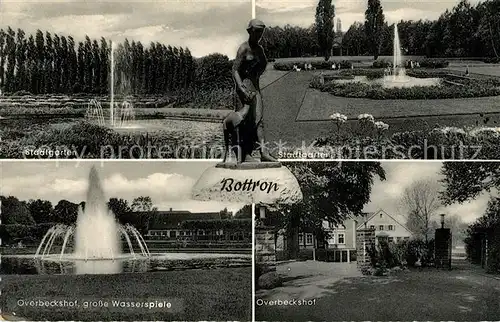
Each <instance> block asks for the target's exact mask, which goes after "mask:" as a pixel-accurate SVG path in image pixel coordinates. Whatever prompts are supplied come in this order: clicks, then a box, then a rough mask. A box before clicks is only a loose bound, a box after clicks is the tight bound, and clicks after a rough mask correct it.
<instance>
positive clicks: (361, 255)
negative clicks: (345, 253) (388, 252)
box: [356, 228, 375, 272]
mask: <svg viewBox="0 0 500 322" xmlns="http://www.w3.org/2000/svg"><path fill="white" fill-rule="evenodd" d="M372 245H373V246H374V245H375V229H374V228H362V229H358V230H357V231H356V261H357V266H358V269H359V270H360V271H362V272H363V271H365V270H366V269H368V268H370V266H371V263H370V255H369V253H368V249H370V248H371V247H372Z"/></svg>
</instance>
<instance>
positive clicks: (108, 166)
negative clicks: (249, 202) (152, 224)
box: [0, 160, 243, 212]
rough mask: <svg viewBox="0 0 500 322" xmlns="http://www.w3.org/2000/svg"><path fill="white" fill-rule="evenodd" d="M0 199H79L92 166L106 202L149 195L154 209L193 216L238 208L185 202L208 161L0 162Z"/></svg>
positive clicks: (81, 199)
mask: <svg viewBox="0 0 500 322" xmlns="http://www.w3.org/2000/svg"><path fill="white" fill-rule="evenodd" d="M0 164H2V169H1V171H2V177H3V178H2V185H1V186H0V195H4V196H8V195H13V196H15V197H17V198H19V199H20V200H29V199H38V198H40V199H45V200H50V201H51V202H52V203H53V204H54V205H55V204H56V203H57V202H58V201H59V200H61V199H66V200H69V201H72V202H75V203H77V202H81V201H83V200H85V196H86V189H87V185H88V180H87V179H88V175H89V171H90V168H91V167H92V165H95V166H96V167H97V170H98V172H99V174H100V177H101V181H102V182H103V188H104V192H105V194H106V197H107V198H112V197H116V198H123V199H126V200H128V201H129V203H130V202H131V201H132V199H134V198H135V197H139V196H150V197H151V199H152V200H153V203H154V205H155V206H156V207H158V209H159V210H169V209H170V208H173V209H175V210H190V211H193V212H204V211H219V210H222V209H224V208H225V207H227V208H228V210H230V211H233V212H235V211H237V210H239V209H240V208H241V207H243V204H227V203H220V202H215V201H211V202H203V201H195V200H192V199H191V189H192V187H193V185H194V184H195V183H196V181H197V180H198V178H199V177H200V176H201V174H202V173H203V171H204V170H205V169H207V168H208V167H213V166H214V165H215V163H214V162H208V161H196V162H187V161H186V160H183V161H181V162H165V161H161V162H156V161H146V162H124V161H119V162H116V161H115V162H113V161H111V162H94V161H92V162H88V161H81V162H77V161H75V162H54V161H49V162H42V161H34V162H32V161H28V162H27V161H24V162H19V161H16V162H1V163H0Z"/></svg>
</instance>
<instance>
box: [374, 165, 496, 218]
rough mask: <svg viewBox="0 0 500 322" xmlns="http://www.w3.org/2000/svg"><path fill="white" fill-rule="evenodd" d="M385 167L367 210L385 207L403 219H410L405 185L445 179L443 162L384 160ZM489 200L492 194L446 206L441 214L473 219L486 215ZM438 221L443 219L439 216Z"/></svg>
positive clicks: (439, 211)
mask: <svg viewBox="0 0 500 322" xmlns="http://www.w3.org/2000/svg"><path fill="white" fill-rule="evenodd" d="M382 166H383V168H384V169H385V171H386V180H385V181H380V180H378V179H377V180H376V182H375V184H374V186H373V188H372V195H371V202H370V203H369V204H368V205H366V207H365V211H367V212H373V211H377V210H378V209H383V210H385V211H386V212H387V213H389V214H392V215H396V216H398V217H399V219H400V220H401V221H402V222H404V221H406V220H405V218H406V217H405V215H406V212H405V210H404V207H403V206H402V205H401V201H400V200H401V196H402V193H403V191H404V190H405V188H407V187H409V186H410V185H411V184H412V182H415V181H418V180H421V179H424V180H425V179H430V180H433V181H435V182H436V183H437V182H438V181H439V180H440V179H442V175H441V174H440V169H441V166H442V163H441V162H429V161H426V162H415V161H414V162H382ZM489 199H490V194H488V193H483V194H482V195H480V196H479V197H478V198H476V199H475V200H473V201H471V202H466V203H463V204H453V205H451V206H448V207H442V208H441V209H439V210H438V211H437V213H438V214H440V213H445V214H448V215H456V216H460V217H461V218H462V219H463V221H465V222H472V221H474V220H475V219H476V218H478V217H480V216H482V215H483V213H484V211H485V210H486V206H487V204H488V200H489ZM436 220H438V221H439V218H436Z"/></svg>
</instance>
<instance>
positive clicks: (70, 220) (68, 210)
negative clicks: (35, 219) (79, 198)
mask: <svg viewBox="0 0 500 322" xmlns="http://www.w3.org/2000/svg"><path fill="white" fill-rule="evenodd" d="M53 218H54V222H57V223H61V224H65V225H72V224H74V223H76V219H77V218H78V204H76V203H73V202H71V201H68V200H64V199H63V200H60V201H59V202H58V203H57V205H55V207H54V217H53Z"/></svg>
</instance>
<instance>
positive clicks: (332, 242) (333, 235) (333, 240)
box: [330, 234, 335, 244]
mask: <svg viewBox="0 0 500 322" xmlns="http://www.w3.org/2000/svg"><path fill="white" fill-rule="evenodd" d="M330 242H331V244H335V234H332V235H331V238H330Z"/></svg>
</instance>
